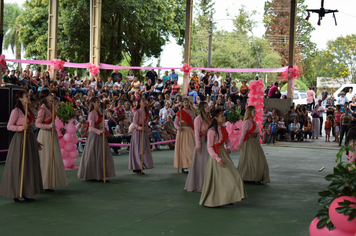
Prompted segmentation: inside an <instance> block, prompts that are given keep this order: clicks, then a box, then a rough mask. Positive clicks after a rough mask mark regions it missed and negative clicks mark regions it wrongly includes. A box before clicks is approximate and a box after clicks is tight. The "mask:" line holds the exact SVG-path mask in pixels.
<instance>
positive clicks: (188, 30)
mask: <svg viewBox="0 0 356 236" xmlns="http://www.w3.org/2000/svg"><path fill="white" fill-rule="evenodd" d="M192 16H193V0H187V2H186V14H185V44H184V63H187V64H188V65H190V49H191V43H192V42H191V40H192V27H191V24H192ZM188 80H189V75H188V78H187V76H185V77H184V78H183V95H184V94H187V92H188Z"/></svg>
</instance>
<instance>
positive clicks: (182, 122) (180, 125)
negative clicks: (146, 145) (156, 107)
mask: <svg viewBox="0 0 356 236" xmlns="http://www.w3.org/2000/svg"><path fill="white" fill-rule="evenodd" d="M181 112H182V114H180V113H181ZM180 117H182V119H180ZM194 119H195V114H194V110H193V109H192V108H191V103H190V101H189V99H188V98H184V99H183V109H180V110H179V111H178V112H177V114H176V119H175V121H174V127H175V128H176V129H177V130H178V132H177V137H176V148H175V149H174V167H176V168H179V167H180V168H182V172H183V173H186V174H188V168H190V164H191V163H192V160H193V155H194V148H195V138H194V123H193V122H194ZM178 162H179V163H178Z"/></svg>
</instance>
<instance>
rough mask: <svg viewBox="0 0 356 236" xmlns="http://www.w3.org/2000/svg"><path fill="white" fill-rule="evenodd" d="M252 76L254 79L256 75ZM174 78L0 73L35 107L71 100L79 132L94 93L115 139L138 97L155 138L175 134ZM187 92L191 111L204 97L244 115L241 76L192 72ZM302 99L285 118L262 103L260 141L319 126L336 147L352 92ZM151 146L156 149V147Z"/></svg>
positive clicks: (353, 106) (355, 111)
mask: <svg viewBox="0 0 356 236" xmlns="http://www.w3.org/2000/svg"><path fill="white" fill-rule="evenodd" d="M255 79H258V75H256V77H255ZM178 80H179V75H178V73H176V72H175V70H174V69H172V70H171V71H170V72H169V71H165V72H164V75H163V76H162V78H159V77H158V74H157V72H156V71H154V70H153V69H152V70H150V71H148V72H147V73H146V74H145V76H144V78H143V79H142V81H139V80H138V79H137V78H136V77H135V76H134V75H133V73H132V71H129V72H128V74H127V75H125V76H124V75H122V73H120V72H119V71H118V70H114V71H113V73H112V75H111V76H110V77H108V78H106V81H105V82H104V81H103V79H102V78H101V77H98V78H97V79H96V78H95V77H89V78H88V77H84V78H83V79H81V78H80V77H78V76H73V77H71V78H70V77H69V76H68V75H63V74H61V73H57V74H56V78H55V79H54V80H51V79H50V73H49V72H48V71H45V72H41V70H40V67H39V68H37V70H36V71H31V70H30V66H27V67H26V69H25V70H24V71H23V72H22V73H20V71H14V70H12V71H11V72H10V71H9V70H7V71H6V72H5V74H4V75H3V76H2V81H1V83H2V85H3V86H16V87H22V88H24V89H27V90H28V94H29V95H30V97H31V100H32V101H33V109H34V110H35V109H36V107H37V106H36V96H37V95H38V93H39V92H40V91H41V90H42V89H49V90H50V91H51V92H52V93H53V94H54V96H55V97H56V98H57V100H58V101H60V102H68V101H71V102H73V107H74V109H75V114H76V115H75V117H76V119H77V120H78V123H79V124H81V125H78V133H79V136H81V135H83V134H84V133H83V132H84V131H83V128H84V126H83V124H86V119H87V115H88V107H89V101H90V99H91V98H92V97H94V96H98V97H99V98H100V100H101V102H102V105H103V107H104V108H105V110H104V113H105V116H106V119H107V120H108V122H107V129H108V133H110V135H112V136H114V137H117V136H118V135H119V136H120V137H122V139H125V140H126V141H127V142H130V137H129V135H128V134H129V133H130V129H129V127H130V125H131V123H132V120H133V112H134V111H135V107H136V105H137V101H138V100H139V99H140V98H141V97H145V98H146V99H147V101H148V103H149V107H150V116H151V117H150V118H151V122H150V128H151V130H152V134H153V137H154V140H155V141H161V140H167V139H174V138H175V135H176V130H175V129H174V126H173V121H174V118H175V114H176V112H177V111H178V109H179V107H180V106H181V104H182V96H181V95H182V87H181V85H179V84H178ZM186 93H187V95H188V96H189V97H191V98H192V100H193V104H192V106H193V108H194V109H197V108H198V106H199V103H200V102H201V101H205V102H207V103H208V105H209V106H210V108H211V109H222V110H224V112H225V114H226V113H227V112H229V111H231V110H233V109H239V110H241V115H242V117H243V115H244V110H245V107H246V103H247V99H248V93H249V89H248V86H247V81H246V80H242V85H241V86H240V87H238V86H237V83H236V81H235V80H232V78H231V76H230V73H228V72H227V73H226V74H225V76H224V77H222V76H220V72H216V73H214V71H204V70H203V71H201V72H200V73H199V74H198V72H193V73H192V75H191V77H190V82H189V84H188V91H186ZM265 97H269V98H280V91H279V89H278V83H273V82H271V84H270V86H268V87H267V88H266V91H265ZM307 99H308V104H307V105H306V106H300V105H297V106H296V107H294V106H292V107H291V108H290V111H288V112H287V113H285V114H284V117H282V116H281V117H279V116H278V115H277V110H276V109H272V110H271V111H269V108H268V107H265V108H264V111H263V128H262V133H263V140H264V142H266V143H271V142H272V143H275V141H276V140H287V139H291V141H307V140H309V141H310V139H314V138H315V139H318V138H319V137H321V136H322V131H323V129H324V130H325V133H326V134H328V132H330V133H331V134H332V135H333V136H335V140H334V142H339V144H340V145H341V142H342V140H343V137H344V135H346V133H347V124H348V123H349V122H350V121H351V120H352V119H355V118H356V102H355V94H354V93H353V92H352V90H351V91H349V93H348V94H346V96H345V93H341V96H340V97H339V98H338V99H337V100H336V99H335V98H334V97H333V95H332V93H330V94H329V93H328V92H327V91H326V89H325V88H324V91H323V93H322V99H321V100H318V101H317V104H316V102H315V92H314V90H313V89H312V88H309V90H308V91H307ZM349 101H350V102H349ZM335 104H337V105H335ZM324 113H325V114H326V117H329V118H328V119H327V121H325V122H327V124H326V123H325V122H324V120H323V117H324ZM330 117H331V118H330ZM285 118H286V120H285ZM330 122H331V125H330ZM339 135H340V137H339ZM308 137H309V139H308ZM325 141H330V139H326V140H325ZM169 147H170V148H171V149H174V144H169ZM156 149H159V147H158V146H156Z"/></svg>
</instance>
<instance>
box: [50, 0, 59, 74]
mask: <svg viewBox="0 0 356 236" xmlns="http://www.w3.org/2000/svg"><path fill="white" fill-rule="evenodd" d="M57 32H58V0H49V7H48V49H47V60H53V59H56V58H57V41H58V34H57ZM55 74H56V71H55V70H54V68H53V66H52V67H51V70H50V77H51V80H54V79H55Z"/></svg>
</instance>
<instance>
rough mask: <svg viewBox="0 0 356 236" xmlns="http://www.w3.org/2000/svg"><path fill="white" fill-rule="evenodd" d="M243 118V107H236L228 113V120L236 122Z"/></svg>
mask: <svg viewBox="0 0 356 236" xmlns="http://www.w3.org/2000/svg"><path fill="white" fill-rule="evenodd" d="M240 119H241V109H240V108H238V109H236V108H234V109H232V110H230V111H228V112H227V113H226V120H227V121H229V122H230V123H232V124H234V123H236V122H237V121H239V120H240Z"/></svg>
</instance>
